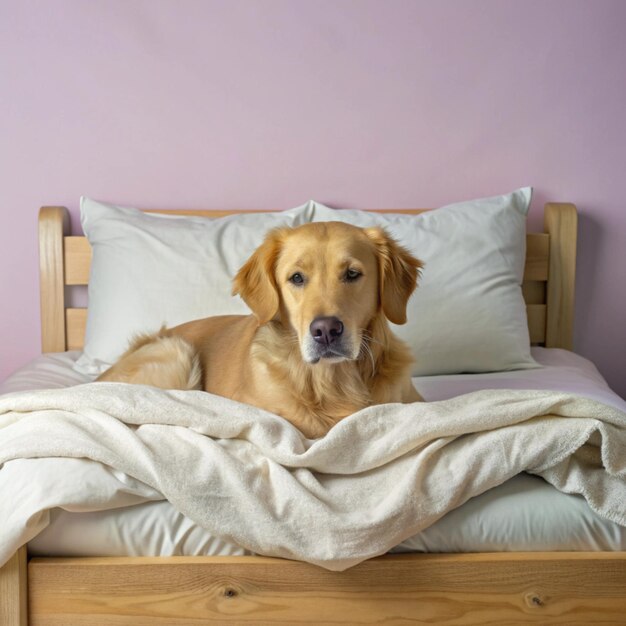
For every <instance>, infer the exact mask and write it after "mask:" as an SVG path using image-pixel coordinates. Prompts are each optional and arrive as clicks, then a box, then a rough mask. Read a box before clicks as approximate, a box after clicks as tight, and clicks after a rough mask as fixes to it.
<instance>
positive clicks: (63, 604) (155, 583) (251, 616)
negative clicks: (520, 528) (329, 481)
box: [29, 553, 626, 626]
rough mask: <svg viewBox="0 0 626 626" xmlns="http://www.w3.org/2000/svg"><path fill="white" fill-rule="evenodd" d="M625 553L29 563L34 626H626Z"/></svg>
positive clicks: (36, 561) (213, 558)
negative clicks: (339, 564)
mask: <svg viewBox="0 0 626 626" xmlns="http://www.w3.org/2000/svg"><path fill="white" fill-rule="evenodd" d="M625 564H626V554H624V553H554V554H550V553H498V554H461V555H452V554H448V555H446V554H439V555H437V554H412V555H386V556H383V557H379V558H376V559H372V560H370V561H366V562H365V563H362V564H360V565H358V566H356V567H354V568H351V569H349V570H347V571H346V572H328V571H326V570H323V569H321V568H318V567H315V566H312V565H308V564H305V563H299V562H295V561H285V560H281V559H270V558H265V557H174V558H96V559H88V558H86V559H33V560H32V561H31V563H30V565H29V577H30V580H31V584H32V592H31V595H30V601H29V606H30V616H31V624H32V625H33V626H40V625H41V626H44V625H51V624H54V625H61V624H63V625H64V626H73V625H78V624H80V625H87V624H89V625H92V624H99V625H107V624H111V625H113V624H116V625H118V624H126V623H132V624H145V625H148V624H154V625H165V624H167V625H172V626H174V625H180V624H209V623H210V624H222V623H236V624H380V623H386V624H390V623H393V624H419V623H430V624H433V623H434V624H498V625H499V624H509V623H520V622H522V621H523V622H524V623H528V622H530V623H541V624H547V623H561V624H591V623H600V622H603V623H613V624H617V623H623V622H620V620H622V619H623V618H624V616H625V615H626V565H625Z"/></svg>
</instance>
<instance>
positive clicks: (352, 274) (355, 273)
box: [346, 269, 361, 283]
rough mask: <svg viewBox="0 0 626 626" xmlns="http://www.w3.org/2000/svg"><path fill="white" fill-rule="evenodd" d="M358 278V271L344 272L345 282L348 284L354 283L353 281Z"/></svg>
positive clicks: (359, 274)
mask: <svg viewBox="0 0 626 626" xmlns="http://www.w3.org/2000/svg"><path fill="white" fill-rule="evenodd" d="M360 276H361V272H359V271H358V270H352V269H350V270H348V271H347V272H346V280H347V281H348V282H349V283H352V282H354V281H355V280H357V279H358V278H359V277H360Z"/></svg>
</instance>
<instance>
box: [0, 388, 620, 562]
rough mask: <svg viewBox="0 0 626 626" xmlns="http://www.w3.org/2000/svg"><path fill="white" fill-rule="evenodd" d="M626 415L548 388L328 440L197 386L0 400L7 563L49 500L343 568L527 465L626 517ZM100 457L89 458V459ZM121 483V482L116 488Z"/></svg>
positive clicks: (417, 408) (449, 407) (393, 418)
mask: <svg viewBox="0 0 626 626" xmlns="http://www.w3.org/2000/svg"><path fill="white" fill-rule="evenodd" d="M625 452H626V414H625V413H623V412H621V411H619V410H617V409H615V408H613V407H609V406H607V405H603V404H601V403H599V402H596V401H593V400H588V399H583V398H579V397H576V396H572V395H570V394H563V393H554V392H546V391H503V390H487V391H478V392H474V393H470V394H467V395H463V396H459V397H456V398H453V399H451V400H446V401H441V402H432V403H416V404H411V405H400V404H389V405H383V406H377V407H371V408H368V409H365V410H363V411H360V412H358V413H355V414H354V415H352V416H350V417H349V418H347V419H345V420H343V421H342V422H340V423H339V424H338V425H337V426H335V428H333V429H332V430H331V432H330V433H329V434H328V435H327V436H326V437H324V438H323V439H320V440H316V441H312V440H307V439H305V438H304V437H303V436H302V435H301V434H300V433H299V431H298V430H297V429H295V428H294V427H293V426H292V425H291V424H289V423H288V422H286V421H285V420H283V419H281V418H279V417H277V416H274V415H271V414H269V413H266V412H264V411H260V410H258V409H255V408H253V407H250V406H247V405H243V404H239V403H236V402H233V401H230V400H227V399H224V398H221V397H218V396H213V395H211V394H206V393H203V392H198V391H186V392H183V391H170V392H166V391H162V390H158V389H154V388H150V387H142V386H131V385H124V384H120V383H91V384H86V385H81V386H78V387H73V388H69V389H58V390H49V391H39V392H31V393H28V392H24V393H14V394H8V395H6V396H3V397H0V463H4V465H3V466H2V469H1V470H0V533H1V534H0V564H2V563H4V562H5V561H6V560H7V559H8V558H9V557H10V556H11V554H12V553H13V551H14V550H15V549H16V548H17V547H19V545H21V544H23V543H25V542H26V541H28V540H29V539H30V538H32V537H33V536H34V535H36V534H37V532H39V531H40V530H41V529H42V528H43V527H45V525H46V523H47V518H46V515H47V510H48V509H50V508H52V507H55V506H62V507H64V508H69V509H74V510H81V509H82V510H94V509H98V508H101V509H104V508H109V507H113V506H120V502H119V501H117V500H116V501H115V502H114V503H113V502H110V501H108V498H109V494H110V492H111V489H110V481H117V484H118V486H119V483H120V482H122V483H123V484H124V485H125V487H126V488H125V490H126V493H127V495H128V499H127V501H126V502H124V503H123V504H132V503H135V502H140V501H146V500H154V499H161V498H166V499H168V500H169V501H170V502H171V503H172V504H173V505H174V507H175V508H177V509H178V510H179V511H181V512H182V513H184V514H185V515H187V516H188V517H189V518H191V519H193V520H195V521H196V522H197V523H198V524H200V525H202V526H204V527H206V528H207V529H208V530H209V531H210V532H211V533H213V534H214V535H217V536H221V537H223V538H224V539H226V540H228V541H231V542H233V543H236V544H239V545H241V546H243V547H244V548H247V549H249V550H251V551H253V552H256V553H260V554H266V555H272V556H280V557H285V558H291V559H299V560H304V561H308V562H311V563H315V564H318V565H321V566H322V567H325V568H327V569H332V570H343V569H346V568H348V567H350V566H352V565H355V564H357V563H359V562H360V561H363V560H365V559H367V558H370V557H373V556H376V555H379V554H382V553H384V552H386V551H388V550H389V549H390V548H392V547H393V546H395V545H396V544H398V543H400V542H401V541H403V540H404V539H406V538H407V537H410V536H412V535H414V534H415V533H417V532H419V531H420V530H422V529H424V528H426V527H427V526H429V525H430V524H432V523H433V522H434V521H436V520H437V519H439V518H440V517H442V516H443V515H444V514H445V513H446V512H447V511H449V510H451V509H453V508H455V507H457V506H459V505H461V504H463V503H464V502H465V501H467V500H468V499H469V498H471V497H473V496H475V495H478V494H480V493H482V492H484V491H486V490H487V489H489V488H491V487H494V486H496V485H498V484H500V483H502V482H504V481H506V480H507V479H509V478H510V477H512V476H514V475H516V474H518V473H519V472H521V471H528V472H531V473H535V474H539V475H541V476H543V477H544V478H545V479H546V480H547V481H548V482H550V483H552V484H553V485H554V486H555V487H556V488H557V489H560V490H561V491H564V492H567V493H579V494H582V495H583V496H584V497H585V498H586V500H587V501H588V503H589V505H590V506H591V508H592V509H593V510H595V511H596V512H597V513H599V514H600V515H602V516H605V517H607V518H608V519H610V520H612V521H614V522H616V523H618V524H621V525H626V453H625ZM85 459H88V460H85ZM107 481H109V483H107Z"/></svg>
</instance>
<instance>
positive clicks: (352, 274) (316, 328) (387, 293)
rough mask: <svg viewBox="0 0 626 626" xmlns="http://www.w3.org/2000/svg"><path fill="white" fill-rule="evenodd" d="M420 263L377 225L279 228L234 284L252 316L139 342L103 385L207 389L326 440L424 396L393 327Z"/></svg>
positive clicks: (194, 325) (214, 320) (205, 322)
mask: <svg viewBox="0 0 626 626" xmlns="http://www.w3.org/2000/svg"><path fill="white" fill-rule="evenodd" d="M420 267H421V263H420V262H419V261H418V260H417V259H415V258H413V257H412V256H411V255H410V254H409V253H408V252H407V251H406V250H405V249H403V248H402V247H401V246H399V245H398V244H397V243H396V242H395V241H394V240H393V239H392V238H390V237H389V236H388V235H387V233H386V232H385V231H384V230H382V229H380V228H367V229H361V228H357V227H355V226H350V225H348V224H343V223H341V222H318V223H312V224H306V225H303V226H300V227H298V228H294V229H290V228H279V229H276V230H274V231H271V232H270V233H269V234H268V236H267V237H266V239H265V241H264V242H263V243H262V244H261V246H259V248H258V249H257V250H256V251H255V252H254V254H253V255H252V256H251V257H250V259H249V260H248V261H247V262H246V263H245V265H244V266H243V267H242V268H241V269H240V270H239V272H238V274H237V275H236V277H235V279H234V282H233V294H239V295H240V296H241V297H242V298H243V300H244V301H245V302H246V304H247V305H248V306H249V307H250V309H251V310H252V311H253V313H254V315H247V316H244V315H225V316H219V317H209V318H206V319H201V320H196V321H193V322H188V323H186V324H182V325H181V326H177V327H175V328H171V329H162V330H161V331H159V332H158V333H155V334H153V335H143V336H141V337H139V338H137V339H136V340H135V341H134V342H133V343H132V345H131V346H130V348H129V350H128V351H127V352H126V353H125V354H124V355H123V356H122V357H121V358H120V360H119V361H118V362H117V363H116V364H115V365H113V366H112V367H111V368H110V369H109V370H107V371H106V372H105V373H104V374H102V376H100V378H99V379H98V380H102V381H121V382H129V383H140V384H148V385H154V386H157V387H163V388H169V389H196V388H202V389H204V390H205V391H209V392H211V393H215V394H218V395H221V396H225V397H228V398H232V399H234V400H238V401H240V402H246V403H248V404H252V405H254V406H257V407H260V408H262V409H265V410H267V411H271V412H273V413H276V414H278V415H281V416H283V417H284V418H285V419H287V420H289V421H290V422H292V423H293V424H294V425H295V426H296V427H298V428H299V429H300V430H301V431H302V432H303V433H304V434H305V435H306V436H307V437H310V438H314V437H320V436H323V435H325V434H326V433H327V432H328V430H330V428H331V427H332V426H333V425H334V424H336V423H337V422H338V421H339V420H340V419H342V418H344V417H346V416H347V415H350V414H351V413H354V412H355V411H358V410H359V409H362V408H364V407H366V406H370V405H373V404H382V403H386V402H414V401H417V400H421V398H420V396H419V394H418V393H417V392H416V391H415V389H414V387H413V385H412V383H411V378H410V366H411V363H412V357H411V354H410V350H409V348H408V346H406V345H405V344H404V343H403V342H402V341H400V340H399V339H398V338H397V337H396V336H395V335H394V334H393V333H392V332H391V330H390V328H389V325H388V323H387V320H389V321H391V322H393V323H395V324H403V323H405V322H406V305H407V301H408V299H409V297H410V295H411V294H412V292H413V290H414V289H415V286H416V281H417V277H418V273H419V269H420Z"/></svg>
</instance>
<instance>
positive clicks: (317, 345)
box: [233, 222, 421, 363]
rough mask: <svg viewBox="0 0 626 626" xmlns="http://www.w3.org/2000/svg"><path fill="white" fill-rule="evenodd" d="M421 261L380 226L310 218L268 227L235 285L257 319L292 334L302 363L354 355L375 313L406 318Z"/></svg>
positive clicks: (399, 320) (397, 320) (400, 320)
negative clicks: (298, 223)
mask: <svg viewBox="0 0 626 626" xmlns="http://www.w3.org/2000/svg"><path fill="white" fill-rule="evenodd" d="M420 267H421V263H420V261H418V260H417V259H415V258H414V257H413V256H412V255H411V254H409V252H407V251H406V250H405V249H404V248H402V247H401V246H400V245H398V243H397V242H396V241H394V240H393V239H392V238H391V237H390V236H389V235H388V234H387V233H386V232H385V231H384V230H383V229H382V228H357V227H355V226H351V225H349V224H344V223H342V222H316V223H311V224H305V225H303V226H299V227H298V228H294V229H291V228H279V229H276V230H273V231H271V232H270V233H269V234H268V235H267V237H266V239H265V241H264V242H263V243H262V244H261V246H259V248H257V250H256V251H255V252H254V254H253V255H252V256H251V257H250V259H248V261H247V262H246V263H245V265H244V266H243V267H242V268H241V269H240V270H239V272H238V273H237V276H236V277H235V280H234V283H233V294H239V295H240V296H241V297H242V298H243V300H244V301H245V302H246V304H247V305H248V306H249V307H250V308H251V309H252V311H253V312H254V314H255V315H256V317H257V318H258V320H259V323H260V324H265V323H267V322H269V321H270V320H273V319H276V320H280V322H281V323H282V324H283V325H284V326H287V327H289V326H290V327H291V328H292V329H293V330H294V331H295V332H296V334H297V337H298V342H299V345H300V352H301V354H302V358H303V359H304V361H306V362H307V363H317V362H318V361H320V359H325V360H328V361H331V362H333V361H334V362H340V361H343V360H346V359H349V360H352V359H356V358H358V356H359V353H360V351H361V344H362V341H363V338H364V333H366V331H367V328H368V326H369V325H370V323H371V322H372V320H373V319H374V318H375V316H377V315H384V316H385V317H386V318H387V319H388V320H390V321H391V322H393V323H394V324H404V323H405V322H406V305H407V302H408V299H409V297H410V295H411V294H412V293H413V291H414V289H415V287H416V282H417V277H418V274H419V269H420Z"/></svg>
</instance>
